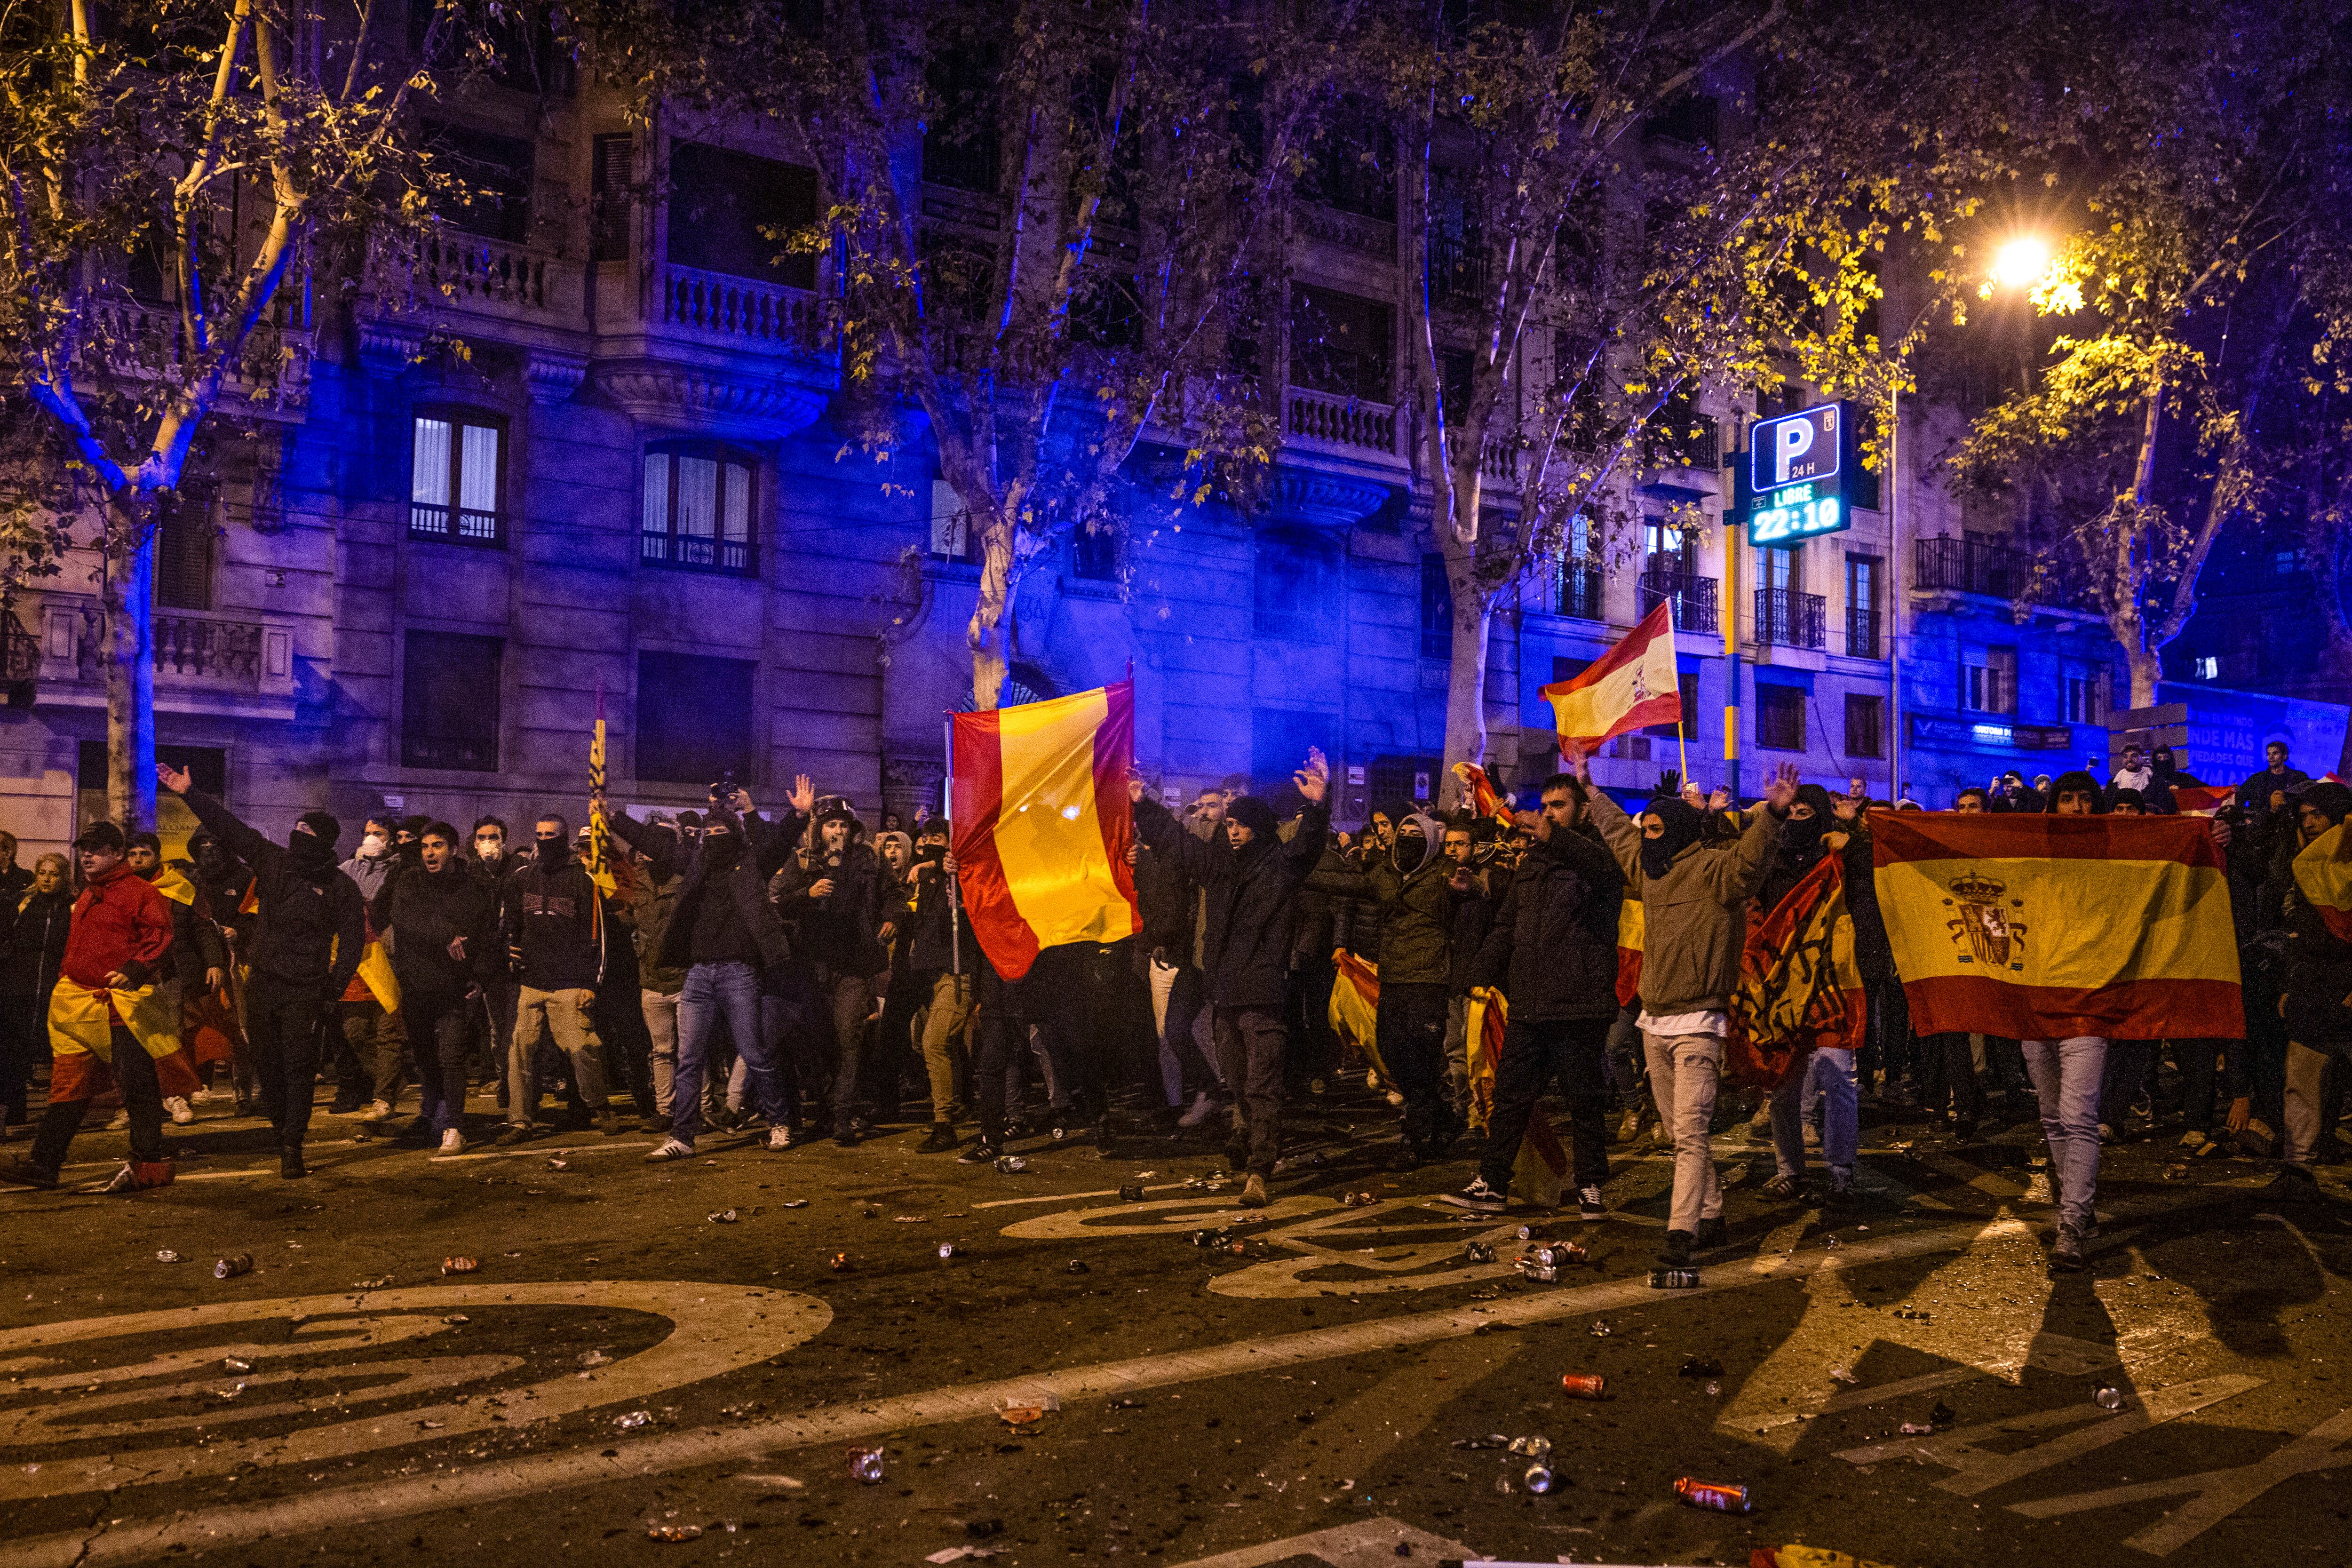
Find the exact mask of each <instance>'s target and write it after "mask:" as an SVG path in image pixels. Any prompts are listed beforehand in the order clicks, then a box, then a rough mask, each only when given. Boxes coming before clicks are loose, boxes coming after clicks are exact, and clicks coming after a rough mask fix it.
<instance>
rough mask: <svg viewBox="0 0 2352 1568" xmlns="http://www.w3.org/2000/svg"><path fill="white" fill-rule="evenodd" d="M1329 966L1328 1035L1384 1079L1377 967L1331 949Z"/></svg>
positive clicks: (1385, 1069) (1387, 1072)
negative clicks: (1357, 1054)
mask: <svg viewBox="0 0 2352 1568" xmlns="http://www.w3.org/2000/svg"><path fill="white" fill-rule="evenodd" d="M1331 963H1332V966H1333V968H1334V970H1335V971H1336V972H1337V973H1334V975H1333V976H1332V980H1331V1005H1330V1008H1329V1012H1328V1016H1329V1017H1330V1020H1331V1032H1332V1033H1333V1034H1335V1035H1337V1036H1339V1038H1340V1039H1342V1040H1344V1041H1346V1042H1348V1043H1349V1045H1352V1046H1354V1047H1356V1049H1357V1050H1359V1051H1360V1052H1362V1053H1363V1057H1364V1059H1365V1060H1366V1061H1368V1062H1370V1063H1371V1064H1372V1070H1373V1071H1374V1072H1376V1073H1378V1074H1380V1075H1381V1079H1383V1080H1385V1079H1387V1078H1388V1076H1389V1071H1388V1066H1387V1064H1386V1063H1384V1062H1382V1061H1381V1043H1380V1016H1381V967H1380V965H1379V964H1377V963H1365V962H1364V961H1363V960H1362V959H1360V958H1358V957H1357V956H1356V955H1355V954H1354V953H1352V952H1349V951H1348V950H1347V949H1346V948H1339V949H1337V950H1335V951H1334V952H1332V954H1331Z"/></svg>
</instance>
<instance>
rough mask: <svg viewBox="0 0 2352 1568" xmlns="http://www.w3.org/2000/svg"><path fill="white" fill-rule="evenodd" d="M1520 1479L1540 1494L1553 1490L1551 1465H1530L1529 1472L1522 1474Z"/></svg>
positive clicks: (1524, 1484)
mask: <svg viewBox="0 0 2352 1568" xmlns="http://www.w3.org/2000/svg"><path fill="white" fill-rule="evenodd" d="M1519 1481H1520V1484H1522V1485H1523V1486H1525V1487H1526V1488H1527V1489H1528V1490H1529V1491H1531V1492H1535V1493H1537V1494H1538V1495H1540V1494H1542V1493H1544V1492H1548V1491H1549V1490H1551V1467H1550V1466H1549V1465H1540V1464H1538V1465H1529V1466H1528V1473H1527V1474H1526V1475H1524V1476H1521V1477H1520V1478H1519Z"/></svg>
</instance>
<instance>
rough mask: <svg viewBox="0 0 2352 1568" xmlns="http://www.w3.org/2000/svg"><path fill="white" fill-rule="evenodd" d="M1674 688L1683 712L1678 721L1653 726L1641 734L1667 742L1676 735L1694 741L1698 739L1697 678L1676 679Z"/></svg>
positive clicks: (1691, 676)
mask: <svg viewBox="0 0 2352 1568" xmlns="http://www.w3.org/2000/svg"><path fill="white" fill-rule="evenodd" d="M1675 692H1676V695H1678V696H1679V697H1680V698H1681V699H1682V705H1683V710H1682V718H1681V720H1680V721H1679V722H1677V723H1673V724H1653V725H1651V726H1650V727H1649V728H1648V729H1646V730H1644V731H1642V732H1643V734H1645V735H1657V736H1661V737H1663V738H1664V739H1666V740H1669V741H1671V740H1673V739H1675V737H1676V736H1677V735H1679V736H1680V737H1681V738H1682V739H1684V740H1685V741H1696V740H1697V739H1698V677H1697V676H1696V675H1685V676H1680V677H1677V678H1676V679H1675Z"/></svg>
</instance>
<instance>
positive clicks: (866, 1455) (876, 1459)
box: [849, 1444, 882, 1487]
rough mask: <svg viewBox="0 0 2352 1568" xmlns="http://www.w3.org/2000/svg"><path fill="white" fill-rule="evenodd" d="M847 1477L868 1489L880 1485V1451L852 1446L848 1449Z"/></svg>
mask: <svg viewBox="0 0 2352 1568" xmlns="http://www.w3.org/2000/svg"><path fill="white" fill-rule="evenodd" d="M849 1475H850V1479H852V1480H857V1481H863V1482H864V1483H865V1484H866V1485H867V1486H869V1487H875V1486H880V1485H881V1484H882V1450H881V1449H879V1448H868V1447H862V1446H860V1445H856V1444H852V1445H851V1446H850V1449H849Z"/></svg>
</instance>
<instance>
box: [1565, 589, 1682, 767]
mask: <svg viewBox="0 0 2352 1568" xmlns="http://www.w3.org/2000/svg"><path fill="white" fill-rule="evenodd" d="M1542 691H1543V695H1544V696H1546V697H1548V698H1549V699H1550V700H1551V706H1552V711H1553V712H1554V713H1556V714H1557V715H1558V716H1559V722H1558V724H1557V725H1556V728H1557V729H1558V730H1559V750H1560V754H1561V755H1562V756H1567V755H1568V754H1569V753H1570V748H1571V747H1572V748H1573V749H1574V750H1576V751H1579V752H1586V753H1590V752H1593V751H1596V750H1598V749H1599V747H1600V745H1601V742H1603V741H1607V740H1611V739H1612V738H1614V737H1616V736H1618V735H1622V734H1624V733H1625V732H1626V731H1629V730H1639V729H1642V728H1643V727H1644V726H1647V725H1651V724H1671V723H1674V722H1675V721H1678V720H1680V719H1681V718H1682V716H1683V695H1682V686H1681V683H1680V679H1679V677H1678V676H1677V675H1676V673H1675V623H1674V601H1673V600H1671V599H1661V600H1659V601H1658V607H1657V608H1656V609H1654V610H1652V611H1651V612H1650V613H1649V614H1648V615H1646V616H1643V617H1642V619H1641V623H1640V624H1639V625H1638V626H1634V628H1633V630H1632V631H1630V632H1627V633H1626V634H1625V635H1624V637H1622V638H1621V639H1619V641H1618V644H1617V646H1616V647H1612V648H1611V649H1610V650H1609V651H1608V652H1607V653H1604V654H1602V655H1601V657H1600V658H1597V659H1595V660H1593V661H1592V662H1591V664H1590V665H1587V666H1586V667H1585V668H1583V669H1581V670H1580V671H1578V672H1577V673H1576V674H1575V675H1573V676H1571V677H1570V678H1569V679H1566V680H1563V681H1560V682H1559V683H1557V684H1555V685H1551V686H1547V687H1544V688H1543V689H1542Z"/></svg>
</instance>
